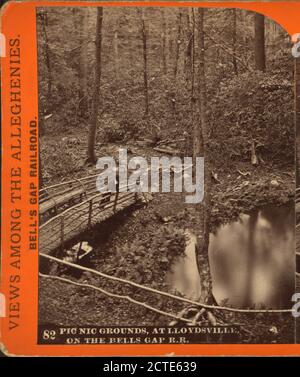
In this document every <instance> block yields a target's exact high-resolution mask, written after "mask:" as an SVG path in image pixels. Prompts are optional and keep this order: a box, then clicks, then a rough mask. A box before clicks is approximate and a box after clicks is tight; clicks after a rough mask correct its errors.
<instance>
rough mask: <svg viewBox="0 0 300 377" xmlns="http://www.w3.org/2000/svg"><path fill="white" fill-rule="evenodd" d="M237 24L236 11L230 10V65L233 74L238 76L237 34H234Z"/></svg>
mask: <svg viewBox="0 0 300 377" xmlns="http://www.w3.org/2000/svg"><path fill="white" fill-rule="evenodd" d="M236 24H237V14H236V9H232V52H233V53H232V65H233V70H234V74H235V75H237V74H238V65H237V59H236V40H237V32H236V26H237V25H236Z"/></svg>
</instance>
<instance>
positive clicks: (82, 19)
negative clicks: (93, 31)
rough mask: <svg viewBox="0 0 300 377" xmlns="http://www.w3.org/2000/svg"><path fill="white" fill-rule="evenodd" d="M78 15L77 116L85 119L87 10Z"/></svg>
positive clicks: (86, 101)
mask: <svg viewBox="0 0 300 377" xmlns="http://www.w3.org/2000/svg"><path fill="white" fill-rule="evenodd" d="M79 10H80V14H79V38H80V51H79V66H78V80H79V114H80V116H81V117H83V118H84V117H85V116H86V114H87V103H88V99H87V41H86V38H87V26H88V11H89V9H88V8H81V9H79Z"/></svg>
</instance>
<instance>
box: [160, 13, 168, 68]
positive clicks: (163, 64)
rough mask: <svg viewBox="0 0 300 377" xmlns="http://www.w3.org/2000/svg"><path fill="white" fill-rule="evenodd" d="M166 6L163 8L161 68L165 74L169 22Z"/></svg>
mask: <svg viewBox="0 0 300 377" xmlns="http://www.w3.org/2000/svg"><path fill="white" fill-rule="evenodd" d="M165 12H166V10H165V8H162V14H161V17H162V32H161V70H162V72H163V74H164V75H166V74H167V24H166V15H165Z"/></svg>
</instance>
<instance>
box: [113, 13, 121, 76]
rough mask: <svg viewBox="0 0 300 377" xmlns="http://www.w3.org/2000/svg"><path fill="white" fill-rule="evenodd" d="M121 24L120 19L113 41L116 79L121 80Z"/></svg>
mask: <svg viewBox="0 0 300 377" xmlns="http://www.w3.org/2000/svg"><path fill="white" fill-rule="evenodd" d="M119 23H120V19H119V18H118V20H117V23H116V25H115V30H114V40H113V49H114V55H115V72H116V78H117V79H118V78H119V68H120V67H119V66H120V58H119Z"/></svg>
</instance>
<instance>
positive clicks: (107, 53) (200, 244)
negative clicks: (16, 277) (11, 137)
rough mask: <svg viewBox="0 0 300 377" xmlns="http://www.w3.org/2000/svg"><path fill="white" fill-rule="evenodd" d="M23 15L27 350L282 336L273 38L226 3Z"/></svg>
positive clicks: (280, 124)
mask: <svg viewBox="0 0 300 377" xmlns="http://www.w3.org/2000/svg"><path fill="white" fill-rule="evenodd" d="M36 20H37V51H38V85H39V87H38V103H39V308H38V334H39V343H42V344H44V343H47V344H49V343H50V344H51V342H52V343H53V344H57V343H55V342H60V343H62V344H73V343H74V344H100V343H106V344H112V343H118V344H144V343H146V344H157V343H180V344H181V343H193V344H197V343H208V344H229V343H238V344H245V343H250V344H251V343H253V344H258V343H265V344H267V343H268V344H288V343H295V342H296V343H297V342H299V339H298V340H297V336H295V331H296V327H297V326H296V318H295V317H296V315H294V316H293V315H292V314H291V308H292V307H293V305H294V304H293V295H294V294H295V287H297V290H298V291H299V292H300V290H299V289H300V284H299V279H300V278H299V256H300V254H299V250H300V228H299V230H298V226H299V227H300V215H299V213H300V207H299V205H300V204H299V198H300V191H299V186H300V183H299V174H300V173H299V165H298V163H299V161H300V160H299V158H300V156H299V148H298V153H297V154H295V127H296V128H297V144H298V145H300V136H299V135H300V131H299V122H298V121H297V118H298V116H299V100H297V99H298V95H299V91H300V86H299V78H300V76H299V75H300V73H299V72H300V66H299V67H298V65H299V59H295V57H294V56H293V55H292V43H291V38H290V36H289V35H288V33H287V32H286V31H285V30H284V29H283V28H282V27H281V26H280V25H279V24H277V23H276V22H275V21H273V20H272V19H270V18H267V17H266V16H264V15H262V14H259V13H255V12H251V11H247V10H242V9H233V8H232V9H231V8H230V9H225V8H224V9H222V8H201V7H195V8H193V7H188V6H185V7H154V6H153V7H135V6H130V7H129V6H128V7H124V6H122V7H119V6H114V7H109V6H107V7H88V6H84V7H80V6H76V7H75V6H74V7H47V8H46V7H44V8H43V7H39V8H37V14H36ZM297 93H298V94H297ZM295 94H296V95H295ZM299 98H300V97H299ZM296 155H297V158H296ZM295 161H296V162H297V166H298V168H297V169H295ZM295 171H296V173H295ZM296 175H297V187H298V188H297V190H296V218H295V186H296ZM297 200H298V203H297ZM298 207H299V208H298ZM295 229H296V236H295ZM298 233H299V234H298ZM298 238H299V239H298ZM295 244H296V245H297V251H296V253H295ZM297 266H298V272H297V268H296V267H297ZM294 301H296V300H294ZM295 311H296V310H295ZM298 311H299V313H298V314H300V308H299V310H298ZM296 314H297V312H296ZM159 328H160V329H161V330H159V331H161V332H159V331H158V329H159ZM71 329H74V333H72V331H71ZM87 329H89V330H87ZM51 331H56V334H57V333H59V337H56V338H55V341H54V340H53V341H52V340H51ZM298 333H300V331H299V325H298ZM69 335H70V337H69ZM72 336H73V337H72Z"/></svg>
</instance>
